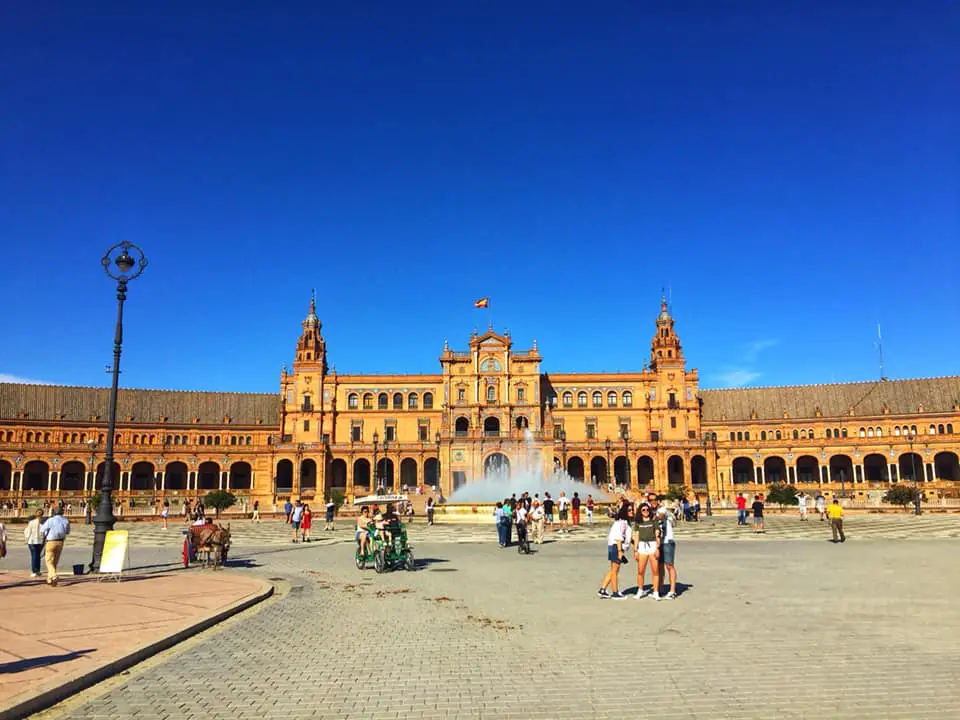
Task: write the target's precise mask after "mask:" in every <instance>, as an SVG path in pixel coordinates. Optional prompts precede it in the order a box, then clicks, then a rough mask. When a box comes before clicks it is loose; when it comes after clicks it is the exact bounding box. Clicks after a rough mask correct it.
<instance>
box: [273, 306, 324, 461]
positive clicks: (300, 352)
mask: <svg viewBox="0 0 960 720" xmlns="http://www.w3.org/2000/svg"><path fill="white" fill-rule="evenodd" d="M302 325H303V331H302V332H301V333H300V339H299V340H297V351H296V355H295V356H294V361H293V373H292V374H291V373H287V371H286V370H284V371H283V373H282V374H281V376H280V386H281V392H282V393H283V417H284V428H283V435H284V438H289V440H288V441H292V442H295V443H315V442H318V441H319V439H320V438H321V437H323V433H324V429H323V421H324V415H325V412H324V411H325V410H326V407H325V406H326V405H327V401H326V398H325V392H324V381H325V380H326V376H327V343H326V341H325V340H324V339H323V335H322V334H321V332H320V330H321V328H322V327H323V326H322V324H321V323H320V318H318V317H317V297H316V292H314V293H312V294H311V296H310V309H309V311H308V312H307V316H306V317H305V318H304V320H303V323H302Z"/></svg>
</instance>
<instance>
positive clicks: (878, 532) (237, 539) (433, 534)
mask: <svg viewBox="0 0 960 720" xmlns="http://www.w3.org/2000/svg"><path fill="white" fill-rule="evenodd" d="M230 525H231V533H232V535H233V545H234V547H236V548H245V547H267V546H286V545H292V544H293V543H292V531H291V529H290V526H289V525H286V524H284V522H283V521H281V520H265V521H263V522H262V523H253V522H251V521H249V520H234V521H232V522H231V523H230ZM844 525H845V528H846V529H847V531H848V534H849V535H850V537H851V540H859V539H863V538H888V539H895V540H909V539H931V538H960V515H945V514H942V515H941V514H938V515H921V516H920V517H915V516H913V515H911V514H908V513H902V514H900V513H898V514H885V515H867V514H864V515H848V516H847V518H846V520H845V521H844ZM337 526H338V528H339V530H338V531H336V532H332V533H331V532H324V530H323V522H322V518H321V521H320V523H319V527H317V522H316V521H315V522H314V530H313V537H314V541H315V542H316V543H319V544H337V543H350V542H353V533H352V528H353V520H350V519H341V520H339V521H338V522H337ZM12 527H16V526H12ZM184 527H185V525H183V524H182V523H181V522H171V523H170V528H169V529H168V530H164V529H163V527H162V526H161V525H160V524H159V523H153V522H150V523H146V522H139V523H118V524H117V529H118V530H129V531H130V540H131V545H132V546H134V547H165V546H171V547H172V546H179V545H180V544H181V543H182V542H183V536H182V535H181V533H180V531H181V530H182V529H183V528H184ZM608 528H609V522H608V521H607V520H605V519H604V520H600V519H599V518H597V520H596V523H595V524H594V525H593V526H592V527H590V526H588V525H585V524H584V525H581V526H580V528H578V529H577V530H576V531H575V532H572V533H569V534H564V533H554V534H553V536H554V537H556V538H557V539H558V540H561V541H563V542H582V541H593V540H596V539H599V538H603V537H606V534H607V529H608ZM409 532H410V535H411V537H412V538H413V540H414V541H416V542H462V543H476V542H482V543H485V542H489V541H490V538H491V537H496V530H495V529H494V527H493V525H492V524H484V523H463V522H460V523H443V522H442V521H441V522H439V523H438V524H437V525H434V526H433V527H427V526H426V524H424V522H423V520H422V519H419V518H418V519H417V520H416V521H415V522H414V523H413V525H411V526H409ZM677 533H678V534H680V535H683V536H684V537H690V538H697V539H720V540H752V541H763V540H771V539H790V540H795V539H800V538H811V539H819V538H823V537H827V536H829V534H830V529H829V526H828V524H827V523H825V522H821V521H820V520H819V519H818V518H817V517H816V516H815V515H812V514H811V516H810V519H809V520H807V521H805V522H801V521H800V519H799V518H798V517H797V515H796V513H788V514H783V515H780V514H777V513H773V514H770V516H769V517H767V518H766V533H765V534H764V535H763V536H762V537H760V536H757V535H756V534H754V533H753V532H752V531H751V528H749V527H747V528H744V527H737V520H736V517H735V516H734V515H716V516H714V517H704V518H703V520H702V521H701V522H699V523H679V524H678V526H677ZM92 543H93V527H92V526H90V525H82V524H77V523H74V525H73V533H72V534H71V536H70V543H69V544H70V545H74V546H81V547H90V546H92Z"/></svg>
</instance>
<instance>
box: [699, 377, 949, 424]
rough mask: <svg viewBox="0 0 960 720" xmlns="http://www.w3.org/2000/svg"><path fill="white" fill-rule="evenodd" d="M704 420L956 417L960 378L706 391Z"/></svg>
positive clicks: (704, 392)
mask: <svg viewBox="0 0 960 720" xmlns="http://www.w3.org/2000/svg"><path fill="white" fill-rule="evenodd" d="M700 394H701V397H702V398H703V421H704V422H706V423H710V422H722V421H723V420H724V419H726V420H749V419H750V418H751V416H752V413H756V415H757V419H759V420H773V419H782V418H783V413H784V412H786V413H788V417H789V418H790V419H796V418H804V419H806V418H811V419H812V418H815V417H816V416H817V409H818V408H819V410H820V413H821V414H822V416H823V417H830V418H840V417H850V408H853V409H854V416H861V417H862V416H874V415H883V414H884V409H885V408H886V409H887V410H888V411H889V412H890V413H891V414H894V415H901V414H903V415H908V414H912V413H916V412H917V411H918V410H919V408H920V406H923V411H924V412H925V413H929V412H953V411H954V407H955V406H956V404H957V403H958V402H960V376H957V375H954V376H951V377H940V378H919V379H915V380H883V381H879V380H878V381H873V382H855V383H838V384H834V385H788V386H783V387H763V388H737V389H730V390H701V393H700Z"/></svg>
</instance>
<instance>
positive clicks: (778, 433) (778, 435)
mask: <svg viewBox="0 0 960 720" xmlns="http://www.w3.org/2000/svg"><path fill="white" fill-rule="evenodd" d="M780 439H781V438H780V431H779V430H777V440H780Z"/></svg>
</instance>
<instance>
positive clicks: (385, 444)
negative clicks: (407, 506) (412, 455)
mask: <svg viewBox="0 0 960 720" xmlns="http://www.w3.org/2000/svg"><path fill="white" fill-rule="evenodd" d="M384 435H386V433H384ZM389 459H390V439H389V438H387V437H384V438H383V475H384V477H382V478H381V479H380V483H381V485H382V486H383V488H384V489H386V484H385V483H386V482H387V478H386V475H387V460H389ZM377 487H378V488H379V487H380V486H379V485H378V486H377Z"/></svg>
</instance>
